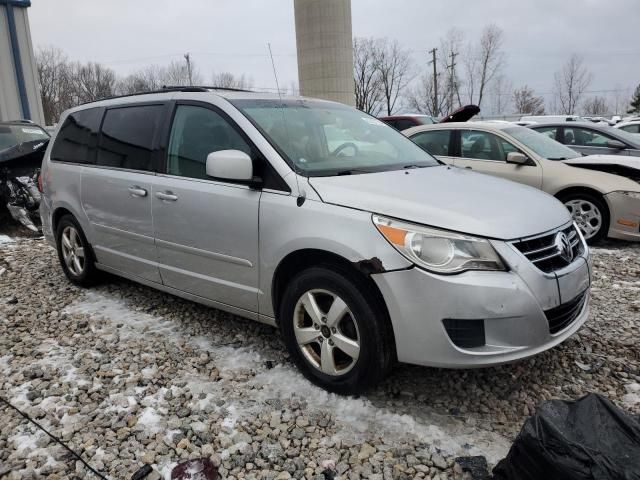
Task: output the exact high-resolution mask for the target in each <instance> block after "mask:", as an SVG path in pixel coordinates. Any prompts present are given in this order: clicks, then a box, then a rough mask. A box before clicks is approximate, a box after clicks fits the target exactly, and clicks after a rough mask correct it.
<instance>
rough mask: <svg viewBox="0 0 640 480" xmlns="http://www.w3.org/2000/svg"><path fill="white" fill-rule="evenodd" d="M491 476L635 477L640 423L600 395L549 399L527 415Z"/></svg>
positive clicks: (536, 479)
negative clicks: (566, 399) (569, 398)
mask: <svg viewBox="0 0 640 480" xmlns="http://www.w3.org/2000/svg"><path fill="white" fill-rule="evenodd" d="M493 474H494V478H495V479H496V480H540V479H543V480H560V479H562V480H613V479H615V480H632V479H633V480H640V423H639V422H638V420H637V419H635V418H633V417H631V416H630V415H628V414H626V413H625V412H623V411H622V410H620V409H619V408H617V407H616V406H615V405H614V404H613V403H611V402H610V401H609V400H607V399H606V398H605V397H602V396H600V395H596V394H589V395H586V396H584V397H582V398H581V399H580V400H577V401H575V402H567V401H562V400H549V401H547V402H544V403H543V404H542V405H541V406H540V408H539V409H538V410H537V411H536V413H535V415H533V416H532V417H530V418H529V419H527V421H526V422H525V424H524V426H523V427H522V430H521V431H520V434H519V435H518V437H517V438H516V440H515V442H514V443H513V445H512V446H511V449H510V450H509V454H508V455H507V457H506V458H505V459H503V460H501V461H500V463H498V465H496V467H495V468H494V469H493Z"/></svg>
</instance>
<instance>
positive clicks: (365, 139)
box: [40, 87, 640, 393]
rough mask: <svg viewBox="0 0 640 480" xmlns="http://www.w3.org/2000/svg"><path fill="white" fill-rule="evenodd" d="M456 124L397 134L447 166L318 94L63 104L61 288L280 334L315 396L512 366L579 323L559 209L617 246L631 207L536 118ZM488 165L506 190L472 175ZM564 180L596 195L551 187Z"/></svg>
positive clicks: (48, 205) (585, 298) (582, 248)
mask: <svg viewBox="0 0 640 480" xmlns="http://www.w3.org/2000/svg"><path fill="white" fill-rule="evenodd" d="M465 127H466V128H465ZM468 127H469V125H464V124H460V123H450V124H447V123H443V124H437V125H424V126H422V127H418V128H417V129H416V130H414V131H413V132H412V131H409V135H411V136H412V137H413V136H414V135H412V133H416V134H417V133H429V134H430V138H425V139H423V140H424V141H421V140H420V139H418V138H417V139H416V141H417V142H418V143H420V144H421V145H422V146H423V147H425V148H426V147H428V148H426V149H427V150H429V149H432V150H431V151H433V153H434V154H435V155H438V156H439V157H441V158H443V159H444V160H445V162H446V163H448V165H447V164H443V163H442V162H441V161H439V160H437V159H436V158H434V157H433V156H432V155H431V154H430V153H428V152H427V151H425V150H424V149H423V148H420V146H418V145H416V143H414V142H412V141H411V140H409V139H408V138H407V137H405V136H403V135H402V134H401V133H399V132H398V131H396V130H395V129H393V128H389V126H388V125H385V124H384V123H383V122H381V121H379V120H377V119H375V118H373V117H370V116H368V115H366V114H364V113H362V112H360V111H357V110H355V109H352V108H350V107H346V106H344V105H340V104H336V103H332V102H326V101H320V100H313V99H306V98H295V97H294V98H287V99H281V98H279V97H277V96H273V95H267V94H259V93H250V92H239V91H225V90H223V89H211V88H206V87H188V88H173V89H165V90H162V91H159V92H155V93H149V94H144V95H133V96H125V97H119V98H114V99H110V100H104V101H99V102H94V103H90V104H86V105H83V106H81V107H77V108H74V109H72V110H70V111H67V112H65V113H64V114H63V116H62V118H61V119H60V124H59V126H58V127H57V130H56V132H55V134H54V139H53V141H52V142H51V143H50V145H49V146H48V148H47V151H46V154H45V158H44V161H43V165H42V177H41V178H42V189H43V200H42V203H41V207H40V212H41V217H42V225H43V232H44V234H45V237H46V238H47V240H48V241H49V242H50V243H51V244H52V245H53V246H55V247H56V248H57V251H58V256H59V259H60V265H61V268H62V270H63V271H64V273H65V275H66V276H67V278H68V279H69V280H70V281H71V282H74V283H76V284H79V285H84V286H89V285H91V284H92V283H93V282H95V281H96V279H97V275H98V272H99V271H106V272H111V273H113V274H116V275H121V276H123V277H127V278H129V279H132V280H134V281H137V282H140V283H143V284H146V285H149V286H152V287H154V288H157V289H160V290H163V291H166V292H169V293H172V294H175V295H178V296H182V297H185V298H187V299H191V300H193V301H196V302H200V303H203V304H206V305H211V306H214V307H216V308H220V309H222V310H227V311H230V312H233V313H236V314H238V315H241V316H245V317H248V318H252V319H255V320H258V321H261V322H265V323H268V324H270V325H274V326H277V327H278V328H279V329H280V331H281V333H282V336H283V339H284V342H285V345H286V347H287V349H288V350H289V352H290V355H291V358H292V359H293V360H294V361H295V363H296V364H297V365H298V366H299V368H300V369H301V371H302V372H303V373H304V374H305V375H306V376H307V377H308V378H309V379H310V380H312V381H313V382H315V383H317V384H319V385H321V386H323V387H324V388H327V389H329V390H331V391H336V392H340V393H354V392H359V391H362V390H363V389H365V388H367V387H368V386H370V385H372V384H375V383H376V382H378V381H379V380H380V379H382V378H383V377H384V376H385V375H386V374H387V373H388V372H389V370H390V368H391V366H392V365H393V363H394V362H395V361H401V362H407V363H413V364H420V365H430V366H437V367H448V368H457V367H477V366H487V365H496V364H500V363H504V362H511V361H514V360H517V359H521V358H525V357H529V356H532V355H536V354H538V353H540V352H542V351H544V350H547V349H549V348H551V347H553V346H555V345H557V344H559V343H561V342H563V341H564V340H565V339H566V338H568V337H570V336H571V335H572V334H574V333H575V332H576V331H577V330H578V329H579V328H580V327H581V326H582V324H583V323H584V322H585V320H586V319H587V317H588V313H589V286H590V271H591V266H590V257H589V248H588V246H587V243H586V241H585V238H584V236H583V234H582V231H581V230H580V228H578V227H577V226H576V224H575V222H574V220H575V221H577V222H579V223H580V226H581V227H586V228H583V230H584V231H585V232H587V233H588V234H590V235H591V238H592V239H593V238H596V237H598V236H602V235H604V234H606V233H607V232H609V233H611V234H613V235H617V234H618V233H619V234H620V235H629V237H630V238H631V237H633V232H632V231H631V230H625V229H624V228H623V227H624V225H621V224H620V223H619V220H621V219H622V220H625V219H627V218H629V217H628V216H627V215H628V214H629V212H631V213H633V212H635V213H637V212H638V209H637V208H636V207H635V206H634V205H636V204H634V203H630V202H634V201H635V202H640V199H637V198H636V199H634V195H637V193H635V192H637V191H638V189H637V185H636V184H634V183H633V182H631V180H626V182H627V183H624V182H623V183H622V184H621V183H619V177H614V176H612V175H610V176H607V175H606V174H602V173H599V172H589V171H588V170H581V169H577V168H575V167H570V166H568V165H564V164H562V163H560V162H559V161H552V160H548V159H547V158H548V157H553V156H556V155H569V153H566V152H565V151H564V150H568V151H569V152H571V150H569V149H566V148H565V147H563V146H562V145H559V144H557V143H556V142H554V141H552V140H550V139H547V138H546V137H545V136H543V135H540V134H537V133H536V132H534V131H533V130H529V129H525V128H520V127H504V128H501V127H500V126H496V125H493V126H492V127H491V128H489V127H482V126H480V127H478V128H474V129H470V128H468ZM511 128H515V129H516V130H514V131H512V130H511ZM422 129H424V130H422ZM431 129H433V130H431ZM529 137H532V138H533V141H531V140H530V138H529ZM540 139H542V140H540ZM537 141H539V142H540V144H538V143H536V142H537ZM553 148H561V149H563V152H562V153H558V154H556V153H554V152H549V151H548V150H547V149H553ZM458 162H461V163H459V165H460V166H464V167H470V168H469V169H466V168H452V166H451V165H456V164H457V163H458ZM502 164H504V165H506V166H508V170H509V172H510V173H508V174H500V175H498V176H504V177H506V178H511V179H513V180H516V182H513V181H507V180H504V179H501V178H497V177H496V176H488V175H481V174H479V173H476V172H475V171H471V170H479V171H485V168H488V169H490V168H494V167H495V168H496V169H497V168H498V167H499V166H501V165H502ZM490 165H493V166H494V167H489V166H490ZM487 171H488V170H487ZM496 171H497V170H496ZM506 171H507V169H505V172H506ZM554 172H556V173H554ZM522 174H523V177H522V178H521V177H520V175H522ZM572 175H573V176H574V177H575V178H579V179H580V178H581V179H583V180H578V181H576V182H575V183H577V184H588V185H591V183H592V182H593V183H594V185H593V189H594V192H595V193H594V195H593V196H592V197H589V196H585V195H582V196H580V195H577V193H579V192H581V190H579V189H574V190H571V191H563V186H565V185H567V184H568V183H569V181H568V180H567V178H568V177H570V176H572ZM596 179H602V184H601V185H599V186H596V185H595V182H596ZM623 180H624V179H623ZM609 181H610V182H611V184H610V186H607V185H609V184H608V183H607V182H609ZM517 182H520V183H531V184H533V185H534V186H536V187H538V188H532V187H531V186H525V185H519V184H518V183H517ZM598 188H599V190H598ZM540 189H544V190H547V191H550V192H552V193H556V194H557V193H559V192H562V193H563V195H565V196H563V200H564V201H565V203H566V204H567V205H568V206H570V207H573V208H574V214H573V218H572V216H571V215H570V214H569V211H568V210H567V209H566V208H565V207H564V206H563V204H562V203H561V202H559V201H558V200H557V199H556V198H553V197H552V196H551V195H548V194H546V193H544V192H542V191H540ZM629 206H630V207H629ZM626 207H629V208H630V210H629V212H627V210H625V208H626ZM577 212H579V213H577ZM609 212H612V213H611V214H609ZM607 215H610V216H611V218H613V219H614V221H616V222H617V223H616V225H609V223H610V222H609V217H608V216H607ZM636 220H637V219H636ZM607 228H608V230H607ZM603 232H604V233H603Z"/></svg>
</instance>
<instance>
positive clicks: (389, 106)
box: [375, 39, 411, 115]
mask: <svg viewBox="0 0 640 480" xmlns="http://www.w3.org/2000/svg"><path fill="white" fill-rule="evenodd" d="M375 65H376V69H377V70H378V74H379V75H380V83H381V85H382V94H383V101H384V110H385V111H386V113H387V115H391V114H392V113H393V110H394V108H395V106H396V102H397V101H398V97H399V96H400V92H402V91H403V90H404V88H405V87H406V86H407V84H408V83H409V80H410V79H411V78H410V67H411V62H410V59H409V53H408V52H407V51H405V50H403V49H402V48H400V45H399V44H398V42H397V41H395V40H394V41H389V40H386V39H385V40H381V41H380V48H379V49H376V57H375Z"/></svg>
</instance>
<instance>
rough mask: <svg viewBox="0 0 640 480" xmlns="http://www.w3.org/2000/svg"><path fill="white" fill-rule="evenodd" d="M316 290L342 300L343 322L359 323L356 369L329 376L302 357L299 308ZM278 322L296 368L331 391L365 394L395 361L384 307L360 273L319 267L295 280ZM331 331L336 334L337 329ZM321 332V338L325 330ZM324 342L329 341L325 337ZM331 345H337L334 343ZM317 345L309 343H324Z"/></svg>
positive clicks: (288, 289) (340, 353)
mask: <svg viewBox="0 0 640 480" xmlns="http://www.w3.org/2000/svg"><path fill="white" fill-rule="evenodd" d="M317 290H322V291H327V292H330V293H331V294H333V295H337V296H338V297H339V298H340V299H342V300H343V301H344V303H345V304H346V306H347V307H348V309H349V311H350V313H349V314H347V315H346V316H345V317H343V320H341V322H344V321H347V322H349V324H351V323H353V324H355V325H356V328H357V331H358V333H359V344H360V349H359V356H358V358H357V360H356V361H355V362H351V363H352V367H350V370H348V371H346V372H345V373H344V374H337V375H327V374H325V373H324V372H322V371H321V369H320V368H319V367H318V366H314V365H313V364H312V363H311V361H310V360H309V359H308V358H307V356H306V355H305V353H303V350H302V347H301V346H299V344H298V341H297V339H296V333H295V330H294V322H296V321H298V320H297V319H298V318H300V317H299V316H298V315H296V311H297V310H296V305H298V301H299V300H300V299H301V297H302V296H303V295H304V294H305V293H307V292H309V291H317ZM321 295H322V294H321ZM304 315H306V314H304ZM323 318H326V317H323ZM308 320H310V319H307V321H308ZM279 321H280V330H281V333H282V337H283V339H284V342H285V345H286V346H287V349H288V350H289V353H290V355H291V357H292V359H293V361H294V362H295V364H296V365H297V366H298V368H299V369H300V370H301V371H302V373H303V374H304V376H305V377H306V378H308V379H309V380H310V381H312V382H313V383H315V384H316V385H318V386H320V387H322V388H324V389H326V390H328V391H331V392H335V393H338V394H342V395H351V394H358V393H361V392H363V391H365V390H367V389H368V388H370V387H372V386H373V385H375V384H377V383H378V382H380V381H381V380H382V379H383V378H384V377H385V376H386V375H387V374H388V372H389V371H390V370H391V368H392V366H393V363H394V361H395V347H394V343H393V331H392V329H391V325H390V322H389V320H388V316H387V313H386V309H385V308H384V305H380V302H379V301H378V300H377V298H376V296H375V295H373V294H372V292H371V291H370V289H369V287H368V286H367V285H366V283H365V282H364V281H363V280H362V279H360V278H358V275H357V274H355V273H353V272H349V271H348V270H347V269H343V268H341V267H338V266H334V265H330V266H318V267H312V268H309V269H307V270H304V271H302V272H301V273H299V274H298V275H297V276H295V277H294V278H293V280H291V282H290V283H289V284H288V285H287V287H286V290H285V293H284V295H283V298H282V302H281V304H280V314H279ZM331 330H334V332H335V329H331ZM318 333H319V335H320V333H321V332H318ZM338 333H341V332H338ZM331 338H335V337H331ZM323 340H324V341H325V342H327V341H328V340H326V339H324V338H323ZM312 343H314V342H312ZM315 343H317V342H315ZM329 343H330V344H331V345H334V344H333V343H332V342H329ZM319 345H320V346H319V347H318V346H317V345H315V344H314V345H311V344H310V346H312V347H313V348H320V349H321V348H322V343H320V344H319ZM325 346H326V345H325ZM336 347H337V344H336ZM332 348H335V347H332ZM338 350H339V349H338ZM306 351H307V352H308V350H306ZM307 355H308V354H307ZM337 355H338V356H341V355H343V353H342V351H341V350H339V351H338V353H337ZM343 356H344V355H343ZM345 358H348V357H345Z"/></svg>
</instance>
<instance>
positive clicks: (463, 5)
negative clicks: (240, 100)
mask: <svg viewBox="0 0 640 480" xmlns="http://www.w3.org/2000/svg"><path fill="white" fill-rule="evenodd" d="M29 15H30V21H31V34H32V38H33V42H34V45H35V46H36V47H38V46H49V45H51V46H56V47H59V48H61V49H62V50H64V51H65V52H66V53H67V55H68V56H69V57H70V58H71V59H73V60H81V61H87V60H92V61H98V62H101V63H104V64H106V65H108V66H110V67H111V68H113V69H114V70H116V72H118V73H120V74H126V73H129V72H132V71H134V70H136V69H139V68H141V67H144V66H145V65H148V64H150V63H157V64H167V63H169V62H170V61H171V60H173V59H182V55H183V54H184V53H185V52H190V53H191V56H192V58H193V60H194V61H195V63H196V65H197V67H198V69H199V70H200V72H201V73H202V74H203V77H204V78H205V80H207V81H210V79H211V75H212V72H213V71H230V72H233V73H235V74H243V73H244V74H246V75H247V76H248V77H250V78H252V79H253V82H254V85H255V86H256V87H270V88H273V87H275V81H274V78H273V73H272V69H271V63H270V60H269V56H268V48H267V43H268V42H270V43H271V47H272V49H273V53H274V57H275V63H276V68H277V70H278V76H279V79H280V83H281V86H283V85H284V86H289V85H290V84H291V82H297V66H296V56H295V51H296V45H295V28H294V16H293V0H242V1H241V0H185V1H175V0H173V1H168V0H135V1H134V0H109V1H106V0H55V1H52V0H32V6H31V8H30V9H29ZM352 16H353V34H354V36H358V37H370V36H376V37H388V38H392V39H397V40H398V41H399V42H400V43H401V45H402V46H403V47H404V48H406V49H409V50H411V51H412V55H413V57H414V60H415V65H416V68H417V69H418V70H419V71H422V70H424V68H426V67H427V64H426V61H427V51H428V50H429V49H431V48H432V47H434V46H438V43H439V38H440V37H441V36H443V35H445V34H446V33H447V31H448V30H449V29H450V28H452V27H457V28H459V29H461V30H462V31H464V32H465V36H466V39H467V40H473V39H476V38H477V37H479V35H480V31H481V30H482V28H483V27H484V26H485V25H486V24H488V23H495V24H496V25H498V26H499V27H500V28H502V30H503V31H504V40H505V42H504V52H505V60H506V66H505V70H504V72H505V74H506V76H507V77H508V78H509V79H510V80H511V81H512V82H513V84H514V86H520V85H523V84H525V83H527V84H529V85H530V86H531V87H533V88H534V89H535V90H536V91H537V92H538V93H539V94H544V93H546V92H550V91H551V89H552V81H553V73H554V71H556V70H558V69H559V68H560V67H561V65H562V63H563V62H564V61H565V60H566V59H567V57H568V56H569V55H570V54H571V53H574V52H575V53H578V54H580V55H582V56H583V57H584V59H585V62H586V64H587V66H588V68H589V70H590V71H591V72H592V73H593V82H592V85H591V87H590V90H594V91H598V90H610V89H616V88H621V89H630V88H631V87H635V86H636V85H637V84H638V83H640V41H639V38H640V37H639V36H638V32H639V31H640V0H518V1H513V0H483V1H480V0H429V1H425V0H393V1H392V0H352Z"/></svg>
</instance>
